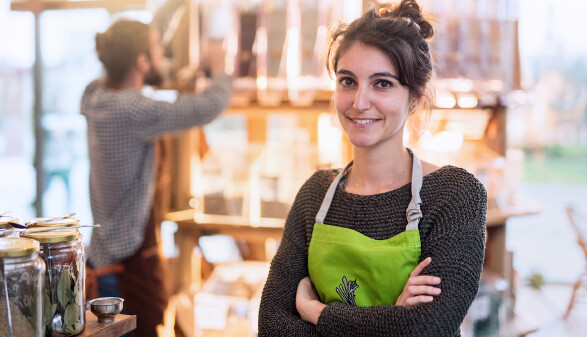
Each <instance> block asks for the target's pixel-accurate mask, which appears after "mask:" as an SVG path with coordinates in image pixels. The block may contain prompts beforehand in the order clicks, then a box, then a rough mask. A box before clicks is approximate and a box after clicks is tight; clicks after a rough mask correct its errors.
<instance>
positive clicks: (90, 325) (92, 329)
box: [77, 310, 137, 337]
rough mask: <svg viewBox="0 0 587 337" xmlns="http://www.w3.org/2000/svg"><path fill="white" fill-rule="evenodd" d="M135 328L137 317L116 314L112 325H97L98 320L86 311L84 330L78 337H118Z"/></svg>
mask: <svg viewBox="0 0 587 337" xmlns="http://www.w3.org/2000/svg"><path fill="white" fill-rule="evenodd" d="M136 328H137V316H135V315H123V314H118V315H116V316H115V317H114V322H112V323H98V318H97V317H96V315H94V314H93V313H92V312H91V311H89V310H86V328H85V329H84V331H83V332H82V333H81V334H79V335H77V336H78V337H118V336H122V335H124V334H125V333H127V332H130V331H132V330H134V329H136Z"/></svg>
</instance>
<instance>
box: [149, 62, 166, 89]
mask: <svg viewBox="0 0 587 337" xmlns="http://www.w3.org/2000/svg"><path fill="white" fill-rule="evenodd" d="M162 83H163V75H161V72H160V71H159V69H155V67H151V68H150V69H149V72H148V73H147V74H146V75H145V84H146V85H150V86H154V87H157V86H160V85H161V84H162Z"/></svg>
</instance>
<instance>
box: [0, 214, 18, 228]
mask: <svg viewBox="0 0 587 337" xmlns="http://www.w3.org/2000/svg"><path fill="white" fill-rule="evenodd" d="M9 222H18V219H16V218H14V217H11V216H8V215H0V228H12V226H10V224H8V223H9Z"/></svg>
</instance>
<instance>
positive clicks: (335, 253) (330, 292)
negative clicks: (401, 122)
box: [308, 153, 422, 306]
mask: <svg viewBox="0 0 587 337" xmlns="http://www.w3.org/2000/svg"><path fill="white" fill-rule="evenodd" d="M412 158H413V163H412V200H411V201H410V203H409V205H408V208H407V210H406V217H407V220H408V224H407V226H406V230H405V231H404V232H402V233H400V234H398V235H396V236H394V237H391V238H389V239H386V240H375V239H371V238H369V237H367V236H365V235H363V234H361V233H359V232H357V231H354V230H352V229H348V228H344V227H339V226H331V225H327V224H324V218H325V217H326V213H328V209H329V208H330V204H331V203H332V198H333V197H334V193H335V192H336V188H337V186H338V184H339V182H340V179H341V178H342V175H343V173H344V172H345V171H346V169H345V170H342V171H341V172H340V173H339V174H338V176H337V177H336V179H334V181H333V182H332V184H331V185H330V187H329V188H328V191H327V192H326V196H325V197H324V200H323V201H322V206H321V207H320V210H319V211H318V214H317V215H316V223H315V224H314V229H313V231H312V239H311V240H310V246H309V249H308V271H309V274H310V278H311V279H312V283H313V284H314V287H315V288H316V291H317V292H318V295H319V296H320V300H321V301H322V303H325V304H328V303H331V302H334V301H338V302H343V303H346V304H349V305H355V306H374V305H381V304H395V301H396V300H397V298H398V297H399V295H400V294H401V292H402V291H403V288H404V286H405V284H406V282H407V280H408V278H409V276H410V273H411V272H412V270H414V268H415V267H416V266H417V265H418V262H419V260H420V252H421V250H420V233H419V231H418V224H419V222H420V218H422V212H421V211H420V205H421V203H422V202H421V200H420V189H421V187H422V164H421V162H420V160H419V159H418V158H417V157H416V155H415V154H414V153H412ZM350 165H352V162H351V163H349V165H347V168H348V167H349V166H350Z"/></svg>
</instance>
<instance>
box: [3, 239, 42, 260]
mask: <svg viewBox="0 0 587 337" xmlns="http://www.w3.org/2000/svg"><path fill="white" fill-rule="evenodd" d="M38 251H39V242H37V241H35V240H32V239H25V238H0V258H2V257H19V256H26V255H31V254H33V253H36V252H38Z"/></svg>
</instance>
